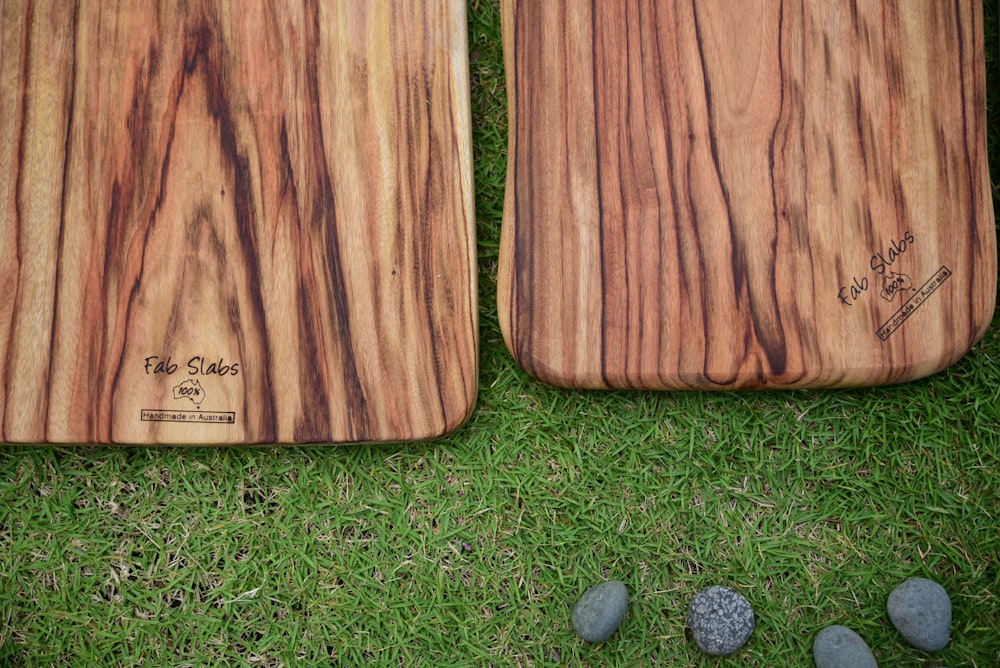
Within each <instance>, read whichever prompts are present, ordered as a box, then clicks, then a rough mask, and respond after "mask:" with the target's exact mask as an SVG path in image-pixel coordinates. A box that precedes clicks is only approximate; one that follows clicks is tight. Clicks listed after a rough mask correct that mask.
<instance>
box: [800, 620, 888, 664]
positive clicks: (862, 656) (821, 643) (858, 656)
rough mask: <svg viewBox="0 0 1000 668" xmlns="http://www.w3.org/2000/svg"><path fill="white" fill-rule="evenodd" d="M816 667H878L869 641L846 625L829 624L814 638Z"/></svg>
mask: <svg viewBox="0 0 1000 668" xmlns="http://www.w3.org/2000/svg"><path fill="white" fill-rule="evenodd" d="M813 661H815V662H816V668H878V662H877V661H875V656H874V655H873V654H872V651H871V649H869V648H868V643H866V642H865V641H864V640H862V638H861V636H859V635H858V634H857V633H855V632H854V631H852V630H851V629H849V628H847V627H846V626H838V625H834V626H828V627H826V628H825V629H823V630H822V631H820V632H819V633H817V634H816V639H815V640H813Z"/></svg>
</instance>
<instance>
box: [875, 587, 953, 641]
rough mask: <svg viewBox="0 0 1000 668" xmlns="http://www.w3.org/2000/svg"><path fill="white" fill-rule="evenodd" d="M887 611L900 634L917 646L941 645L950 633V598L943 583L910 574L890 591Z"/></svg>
mask: <svg viewBox="0 0 1000 668" xmlns="http://www.w3.org/2000/svg"><path fill="white" fill-rule="evenodd" d="M886 611H887V612H888V613H889V619H890V620H892V625H893V626H895V627H896V630H897V631H899V633H900V635H902V636H903V638H905V639H906V642H908V643H910V644H911V645H913V646H914V647H916V648H917V649H920V650H923V651H925V652H936V651H938V650H940V649H944V647H945V645H947V644H948V639H949V637H950V636H951V599H950V598H948V592H946V591H945V590H944V587H942V586H941V585H939V584H938V583H937V582H934V581H933V580H927V579H926V578H910V579H909V580H906V581H905V582H903V583H902V584H900V585H899V586H898V587H896V588H895V589H893V590H892V593H891V594H889V602H888V604H886Z"/></svg>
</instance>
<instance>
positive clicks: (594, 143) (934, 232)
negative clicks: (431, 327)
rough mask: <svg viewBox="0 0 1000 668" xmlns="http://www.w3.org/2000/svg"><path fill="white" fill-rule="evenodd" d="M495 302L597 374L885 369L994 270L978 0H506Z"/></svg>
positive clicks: (781, 374) (902, 375)
mask: <svg viewBox="0 0 1000 668" xmlns="http://www.w3.org/2000/svg"><path fill="white" fill-rule="evenodd" d="M502 16H503V30H504V33H503V34H504V53H505V61H506V68H507V74H506V76H507V95H508V107H509V137H510V139H509V151H508V172H507V191H506V200H505V211H504V221H503V231H502V236H501V258H500V267H499V278H498V303H499V315H500V320H501V327H502V329H503V333H504V337H505V339H506V342H507V345H508V347H509V348H510V350H511V352H512V353H513V355H514V356H515V357H516V358H517V360H518V361H519V362H520V364H521V365H522V366H523V367H524V368H525V369H526V370H527V371H528V372H529V373H531V374H532V375H534V376H535V377H537V378H539V379H541V380H543V381H546V382H549V383H553V384H556V385H561V386H569V387H585V388H609V387H613V388H649V389H689V388H690V389H735V388H778V387H827V386H857V385H876V384H884V383H896V382H902V381H907V380H910V379H915V378H918V377H921V376H924V375H927V374H931V373H933V372H936V371H938V370H940V369H942V368H944V367H945V366H947V365H948V364H950V363H952V362H954V361H956V360H957V359H958V358H960V357H961V356H962V355H963V354H965V353H966V352H967V351H968V350H969V348H970V346H972V345H973V344H974V342H975V341H976V340H977V339H978V338H979V337H980V336H981V335H982V334H983V332H984V330H985V328H986V327H987V326H988V324H989V322H990V319H991V315H992V313H993V309H994V302H995V296H996V287H997V273H996V272H997V268H996V226H995V219H994V214H993V209H992V202H991V198H990V186H989V176H988V167H987V153H986V140H985V136H986V132H985V129H986V115H985V106H986V105H985V69H984V68H985V65H984V57H983V8H982V3H981V2H980V1H979V0H949V1H946V2H945V1H941V0H850V1H847V0H845V1H844V2H828V1H827V0H789V1H781V0H745V1H740V2H733V1H732V0H663V1H657V2H653V1H648V2H647V1H641V0H593V1H590V0H587V1H583V0H570V1H568V2H535V1H533V0H523V1H518V0H505V1H504V3H503V5H502Z"/></svg>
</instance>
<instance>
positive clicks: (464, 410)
mask: <svg viewBox="0 0 1000 668" xmlns="http://www.w3.org/2000/svg"><path fill="white" fill-rule="evenodd" d="M0 7H2V19H0V20H2V23H0V40H2V44H0V132H2V136H0V215H2V219H0V295H2V297H0V304H2V306H0V426H2V436H3V440H5V441H31V442H38V441H53V442H99V443H119V442H125V443H258V442H264V443H268V442H313V441H332V442H356V441H397V440H409V439H420V438H429V437H433V436H437V435H440V434H443V433H446V432H448V431H450V430H453V429H455V428H456V427H458V426H460V425H461V424H462V423H463V422H464V420H465V419H466V418H467V416H468V415H469V412H470V410H471V408H472V405H473V402H474V397H475V393H476V387H477V363H476V356H477V337H478V330H477V324H476V317H477V306H476V283H475V281H476V270H475V240H474V219H473V217H474V208H473V186H472V170H471V134H470V118H469V115H470V107H469V97H468V96H469V91H468V63H467V55H466V48H467V47H466V26H465V6H464V3H463V2H460V1H457V0H455V1H445V0H429V1H427V2H423V1H421V0H392V1H390V0H370V1H369V0H342V1H341V0H312V1H310V0H305V1H302V2H270V1H265V0H250V1H247V2H244V1H242V0H239V1H237V0H232V1H230V0H188V1H187V2H182V3H175V2H167V1H164V2H150V1H146V0H140V1H136V0H108V1H104V0H102V1H101V2H89V1H79V2H63V1H59V0H52V1H37V2H36V1H32V0H2V2H0ZM170 420H180V421H170Z"/></svg>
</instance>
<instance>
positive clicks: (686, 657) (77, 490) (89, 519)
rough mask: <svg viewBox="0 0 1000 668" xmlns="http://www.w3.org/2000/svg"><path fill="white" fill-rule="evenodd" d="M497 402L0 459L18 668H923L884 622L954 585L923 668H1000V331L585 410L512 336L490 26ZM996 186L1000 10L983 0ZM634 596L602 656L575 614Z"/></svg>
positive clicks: (479, 96)
mask: <svg viewBox="0 0 1000 668" xmlns="http://www.w3.org/2000/svg"><path fill="white" fill-rule="evenodd" d="M469 31H470V32H469V36H470V48H471V71H472V81H473V100H474V102H473V104H474V107H473V116H474V121H475V129H474V133H475V134H474V140H475V159H476V180H477V213H478V234H479V250H480V266H481V273H480V301H481V339H482V346H481V350H482V352H481V377H480V382H481V389H480V394H479V403H478V407H477V409H476V411H475V414H474V415H473V417H472V419H471V421H470V422H469V424H468V425H467V426H466V427H465V428H464V429H463V430H462V431H460V432H459V433H458V434H456V435H455V436H453V437H451V438H449V439H446V440H443V441H440V442H437V443H427V444H415V445H407V446H377V447H371V446H369V447H343V448H330V447H326V448H321V447H313V448H284V449H277V448H264V449H242V450H241V449H187V450H184V449H143V448H133V449H110V448H99V449H72V448H25V447H7V448H3V449H0V666H3V665H24V666H47V665H58V666H89V665H174V666H214V665H220V666H237V665H253V666H281V665H344V666H353V665H379V666H383V665H384V666H419V665H424V666H441V665H468V666H485V665H490V664H492V665H498V666H501V665H525V666H526V665H537V666H549V665H553V666H554V665H572V666H577V665H595V666H600V665H614V666H649V665H661V666H689V665H699V666H710V665H713V666H714V665H723V666H724V665H753V666H810V665H812V663H811V653H810V652H811V645H812V638H813V636H814V635H815V634H816V632H817V631H818V630H819V629H821V628H822V627H823V626H825V625H827V624H832V623H840V624H845V625H848V626H850V627H851V628H853V629H854V630H855V631H857V632H858V633H860V634H861V635H862V636H863V637H864V638H865V639H866V640H867V641H868V643H869V644H870V645H871V647H872V648H873V649H874V651H875V653H876V656H877V657H878V658H879V661H880V665H882V666H918V665H932V663H931V661H930V660H929V657H927V656H926V655H924V654H922V653H920V652H918V651H915V650H912V649H909V648H908V647H907V646H906V645H905V644H904V643H903V642H902V641H901V639H900V638H899V636H898V635H897V633H896V632H895V630H894V629H893V627H892V625H891V624H890V622H889V620H888V618H887V616H886V614H885V601H886V597H887V596H888V594H889V591H890V590H891V589H892V588H893V587H894V586H895V585H896V584H898V583H899V582H901V581H902V580H903V579H905V578H907V577H910V576H924V577H929V578H932V579H934V580H937V581H938V582H940V583H941V584H943V585H944V586H945V588H946V589H947V590H948V591H949V592H950V594H951V597H952V603H953V606H954V624H953V639H952V642H951V643H950V645H949V646H948V647H947V648H946V649H945V650H944V651H942V652H940V653H939V654H938V655H936V656H935V657H934V660H933V663H940V664H942V665H947V666H949V667H952V668H954V667H956V666H982V667H985V666H997V665H1000V318H998V319H995V320H994V326H993V328H992V329H991V330H990V331H989V332H988V333H987V334H986V336H985V338H984V339H983V340H982V342H981V343H980V344H979V345H978V346H976V348H975V349H974V350H973V351H972V352H971V353H970V354H969V355H968V356H967V357H966V358H964V359H963V360H962V361H961V362H960V363H958V364H957V365H955V366H954V367H952V368H951V369H949V370H948V371H946V372H944V373H941V374H938V375H936V376H934V377H932V378H929V379H926V380H923V381H919V382H915V383H911V384H907V385H904V386H897V387H888V388H881V389H867V390H849V391H816V392H772V393H731V394H725V393H715V394H712V393H690V394H684V393H659V394H657V393H631V392H612V393H588V392H565V391H561V390H557V389H552V388H549V387H546V386H543V385H541V384H539V383H537V382H535V381H533V380H531V379H530V378H528V377H527V376H526V375H525V374H524V373H523V372H522V371H520V370H519V369H518V368H517V366H516V365H515V364H514V362H513V360H512V359H511V357H510V355H509V354H508V353H507V352H506V350H505V348H504V346H503V343H502V341H501V337H500V332H499V327H498V324H497V316H496V299H495V290H496V258H497V252H498V246H499V229H500V219H501V208H502V195H503V181H504V171H505V159H506V150H505V149H506V126H505V121H504V113H505V108H504V105H505V98H504V95H505V92H504V83H503V73H502V57H501V44H500V35H499V15H498V9H497V8H496V6H495V5H494V4H493V3H491V2H479V1H473V2H471V3H470V7H469ZM987 31H988V36H987V45H988V56H987V58H988V61H989V65H988V67H989V87H990V88H991V89H992V90H991V93H990V95H991V97H990V102H989V105H990V110H991V117H990V118H991V121H992V122H993V129H992V132H993V134H992V136H991V140H990V141H991V148H990V150H991V153H990V156H991V164H992V167H993V180H994V182H995V183H996V182H998V181H1000V169H998V168H1000V158H998V152H997V146H998V142H997V138H996V126H997V123H996V122H995V121H996V119H997V117H998V116H1000V105H998V101H997V96H996V94H997V91H998V89H1000V76H998V72H997V65H998V63H997V48H998V37H997V9H996V2H988V3H987ZM608 578H615V579H620V580H622V581H624V582H625V583H626V584H627V586H628V588H629V591H630V594H631V597H632V603H631V607H630V609H629V612H628V615H627V617H626V619H625V622H624V624H623V625H622V627H621V628H620V629H619V632H618V633H617V634H616V635H615V636H613V637H612V639H611V640H610V641H609V642H607V643H605V644H603V645H600V646H596V647H595V646H589V645H587V644H586V643H584V642H583V641H582V640H580V639H579V638H578V637H577V636H576V635H575V634H574V632H573V629H572V626H571V623H570V613H571V610H572V606H573V604H574V602H575V600H576V598H577V597H578V596H579V595H580V594H581V593H582V592H583V591H584V589H585V588H586V587H587V586H588V585H590V584H593V583H596V582H598V581H601V580H603V579H608ZM717 583H719V584H728V585H730V586H733V587H735V588H737V589H738V590H740V591H741V592H742V593H743V594H744V595H745V596H746V597H747V598H748V599H749V600H750V601H751V603H752V604H753V606H754V608H755V611H756V620H757V628H756V630H755V632H754V634H753V636H752V637H751V640H750V642H749V644H748V645H747V646H746V647H745V649H744V650H742V651H740V652H739V653H737V654H735V655H733V656H732V657H730V658H728V659H725V660H713V659H709V658H707V657H706V656H704V655H702V654H700V652H699V651H698V650H697V648H696V646H695V645H694V643H693V642H692V641H691V640H690V639H688V638H687V637H686V635H685V616H686V612H687V605H688V602H689V601H690V599H691V597H692V596H693V595H694V594H695V593H696V592H697V591H698V590H699V589H701V588H702V587H705V586H708V585H711V584H717Z"/></svg>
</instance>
